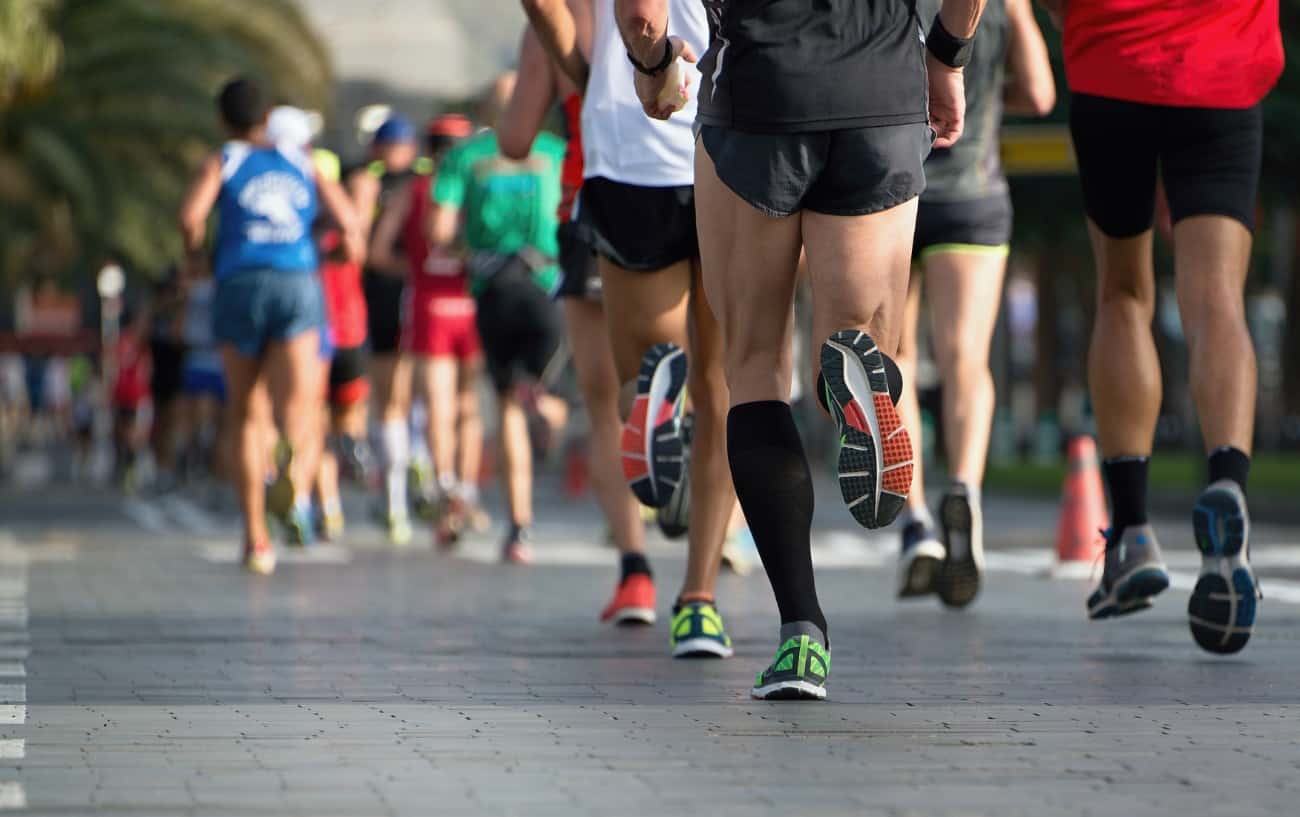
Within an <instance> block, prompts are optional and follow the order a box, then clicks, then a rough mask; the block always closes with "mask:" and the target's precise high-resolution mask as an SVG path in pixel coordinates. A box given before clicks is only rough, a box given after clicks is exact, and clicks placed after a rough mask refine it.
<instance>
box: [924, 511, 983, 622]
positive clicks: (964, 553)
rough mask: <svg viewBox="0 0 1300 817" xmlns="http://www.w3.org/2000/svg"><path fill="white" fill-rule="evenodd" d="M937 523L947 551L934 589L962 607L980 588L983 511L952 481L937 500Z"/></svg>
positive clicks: (955, 605) (951, 602) (946, 599)
mask: <svg viewBox="0 0 1300 817" xmlns="http://www.w3.org/2000/svg"><path fill="white" fill-rule="evenodd" d="M939 524H940V525H941V526H943V541H944V546H945V547H946V548H947V554H946V556H945V557H944V560H943V566H942V567H941V568H940V569H939V575H938V576H937V577H936V581H935V590H936V591H938V593H939V599H940V600H941V601H942V602H943V603H944V604H946V605H948V606H949V607H965V606H966V605H968V604H970V603H971V602H972V601H974V600H975V597H976V596H978V595H979V592H980V578H981V576H982V575H983V573H984V515H983V513H982V511H981V509H980V503H979V501H978V500H976V501H971V496H970V493H969V492H968V491H967V490H966V486H964V485H954V486H952V488H950V489H949V490H948V493H946V494H944V497H943V501H941V502H940V503H939Z"/></svg>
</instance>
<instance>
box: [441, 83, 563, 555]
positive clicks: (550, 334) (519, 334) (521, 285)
mask: <svg viewBox="0 0 1300 817" xmlns="http://www.w3.org/2000/svg"><path fill="white" fill-rule="evenodd" d="M514 85H515V77H514V75H513V74H506V75H504V76H502V77H500V78H498V79H497V81H496V82H495V83H493V86H492V89H491V90H490V92H489V93H488V95H487V97H486V99H485V100H484V103H483V105H482V109H481V111H480V115H479V122H480V124H482V125H484V126H485V129H484V130H483V131H481V132H479V133H478V135H476V136H474V137H473V138H471V139H469V140H467V141H465V142H463V143H462V144H460V145H458V146H457V147H455V148H453V149H452V150H451V152H449V153H448V154H447V156H446V158H445V159H444V160H443V162H442V164H441V166H440V167H439V168H438V177H437V181H435V182H434V185H433V192H432V197H433V202H434V204H435V205H436V206H435V207H434V208H433V211H432V214H431V218H430V226H431V237H432V245H433V247H435V248H447V247H450V246H451V245H452V243H453V242H454V241H455V240H456V236H457V234H458V233H460V234H461V236H462V238H461V240H462V242H463V244H464V247H465V250H466V252H467V253H468V254H469V255H468V260H467V264H468V266H469V271H470V290H471V292H472V293H473V295H474V298H475V300H476V302H477V313H476V322H477V326H478V334H479V337H480V338H481V339H482V342H483V351H484V356H485V358H486V362H487V371H488V376H489V377H490V378H491V380H492V386H493V388H494V389H495V391H496V395H497V404H498V409H499V412H500V415H499V417H500V423H499V428H500V430H501V431H500V447H501V474H502V477H503V481H504V484H505V492H506V499H507V504H508V506H509V509H510V520H509V524H508V526H507V533H506V537H505V540H504V541H503V543H502V547H501V554H502V559H503V560H504V561H507V562H513V563H516V564H522V563H527V562H529V561H531V559H532V553H531V549H530V547H529V538H530V536H529V528H530V526H531V525H532V522H533V497H532V477H533V474H532V467H533V466H532V443H531V440H530V439H529V435H528V421H527V416H526V414H525V403H526V402H530V401H531V400H532V399H533V398H535V397H536V396H537V395H538V394H539V393H542V392H544V390H545V387H546V378H545V375H546V374H547V373H548V369H549V368H550V367H551V364H552V362H553V360H554V359H555V358H556V356H557V353H558V351H559V346H560V333H561V327H560V320H559V316H558V314H557V313H556V310H555V306H554V304H552V303H551V301H550V297H549V293H550V292H551V291H552V290H553V289H554V288H555V283H556V277H557V274H558V273H557V270H556V268H555V265H554V260H553V259H554V258H555V256H556V253H557V248H556V242H555V230H556V227H557V224H556V221H555V211H556V208H557V207H558V206H559V203H560V166H561V163H562V161H563V156H564V142H563V140H561V139H559V138H557V137H555V136H553V135H551V134H545V133H544V134H541V135H540V136H538V137H537V139H536V141H535V142H534V143H533V147H532V152H531V153H530V154H529V156H528V158H527V159H526V160H524V161H521V162H515V161H511V160H509V159H506V158H505V157H503V156H502V155H501V153H500V151H499V149H498V145H497V134H496V131H495V130H493V128H495V126H496V125H497V123H498V120H499V119H500V117H501V113H502V111H503V110H504V108H505V105H506V103H507V102H508V100H509V99H510V96H511V94H512V92H513V90H514ZM462 217H463V219H464V227H463V231H462V230H461V229H460V222H461V219H462ZM435 251H436V250H435Z"/></svg>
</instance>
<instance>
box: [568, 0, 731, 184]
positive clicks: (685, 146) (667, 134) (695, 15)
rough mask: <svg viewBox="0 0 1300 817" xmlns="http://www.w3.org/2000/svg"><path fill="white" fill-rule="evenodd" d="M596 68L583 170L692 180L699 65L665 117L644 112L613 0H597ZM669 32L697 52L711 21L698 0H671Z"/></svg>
mask: <svg viewBox="0 0 1300 817" xmlns="http://www.w3.org/2000/svg"><path fill="white" fill-rule="evenodd" d="M592 5H593V7H594V9H595V18H596V19H595V31H594V33H593V37H592V55H591V76H590V78H589V79H588V81H587V94H586V97H585V98H584V100H583V104H582V154H583V156H582V158H583V175H584V177H585V178H588V179H592V178H596V177H597V176H602V177H604V178H606V179H610V180H611V181H616V182H622V183H623V184H635V185H638V186H640V187H680V186H682V185H689V184H694V183H695V135H694V134H693V133H692V130H691V128H692V125H693V124H694V123H695V95H696V94H697V93H698V92H699V90H700V72H699V71H697V70H696V69H695V67H694V66H693V65H690V64H687V65H686V69H687V71H686V73H687V76H689V77H690V86H689V91H688V93H689V94H690V101H689V102H687V103H686V107H685V108H683V109H682V110H680V111H678V112H677V113H675V114H673V115H672V118H670V119H669V120H668V121H667V122H660V121H658V120H655V119H651V118H650V117H648V116H646V115H645V112H644V111H643V110H642V109H641V103H640V102H639V101H638V100H637V97H636V90H635V88H633V86H632V75H633V73H634V69H633V68H632V63H630V62H628V59H627V50H626V49H625V48H624V46H623V40H622V38H621V37H620V36H619V33H618V25H617V24H616V23H615V21H614V0H592ZM668 33H669V34H670V35H672V36H674V37H681V38H682V39H683V40H685V41H686V42H688V43H690V45H691V48H692V49H693V50H694V51H695V53H696V54H697V55H702V54H703V53H704V49H705V48H706V47H707V46H708V44H709V26H708V22H707V20H706V19H705V16H704V4H703V3H701V2H700V0H669V3H668Z"/></svg>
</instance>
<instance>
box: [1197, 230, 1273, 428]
mask: <svg viewBox="0 0 1300 817" xmlns="http://www.w3.org/2000/svg"><path fill="white" fill-rule="evenodd" d="M1250 247H1251V234H1250V232H1249V231H1247V230H1246V228H1245V226H1244V225H1242V224H1241V223H1240V222H1239V221H1236V220H1235V219H1231V218H1227V217H1225V216H1194V217H1192V218H1186V219H1183V220H1182V221H1179V222H1178V224H1176V225H1175V226H1174V269H1175V270H1176V273H1177V287H1178V311H1179V313H1180V314H1181V315H1182V320H1183V329H1184V331H1185V332H1186V333H1187V346H1188V354H1189V357H1190V359H1191V360H1190V363H1191V386H1192V399H1193V400H1194V401H1195V403H1196V412H1197V415H1198V416H1199V417H1200V420H1201V434H1202V436H1203V437H1204V439H1205V450H1206V451H1213V450H1214V449H1216V448H1219V447H1222V446H1232V447H1234V448H1237V449H1240V450H1241V451H1243V452H1245V453H1246V454H1249V453H1250V451H1251V441H1252V438H1253V437H1254V432H1255V390H1256V378H1257V375H1256V368H1255V347H1254V345H1253V344H1252V343H1251V340H1250V332H1249V331H1247V329H1246V309H1245V303H1244V300H1243V291H1244V289H1245V284H1246V272H1247V270H1248V269H1249V265H1250ZM1293 319H1294V318H1293Z"/></svg>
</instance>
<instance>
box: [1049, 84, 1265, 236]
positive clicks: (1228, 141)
mask: <svg viewBox="0 0 1300 817" xmlns="http://www.w3.org/2000/svg"><path fill="white" fill-rule="evenodd" d="M1070 133H1071V135H1072V136H1073V137H1074V153H1075V156H1076V157H1077V158H1078V162H1079V181H1080V183H1081V184H1082V185H1083V204H1084V209H1085V210H1086V211H1087V213H1088V218H1090V219H1092V221H1093V223H1095V224H1096V225H1097V227H1098V229H1100V230H1101V231H1102V232H1103V233H1105V234H1106V235H1108V236H1110V237H1112V238H1130V237H1132V236H1135V235H1138V234H1140V233H1144V232H1146V231H1147V230H1149V229H1151V222H1152V219H1153V217H1154V214H1155V200H1156V171H1157V168H1158V169H1159V172H1160V178H1161V179H1162V180H1163V181H1164V184H1165V196H1166V197H1167V198H1168V200H1169V214H1170V216H1171V217H1172V218H1173V221H1174V223H1175V224H1177V223H1178V222H1179V221H1181V220H1182V219H1185V218H1188V217H1189V216H1206V215H1220V216H1227V217H1229V218H1233V219H1236V220H1237V221H1240V222H1241V223H1242V224H1244V225H1246V229H1248V230H1253V229H1254V227H1255V193H1256V190H1258V188H1259V168H1260V162H1261V161H1262V157H1263V150H1264V123H1263V116H1262V114H1261V112H1260V107H1259V106H1258V105H1256V106H1254V107H1253V108H1244V109H1226V108H1175V107H1171V106H1167V105H1144V104H1141V103H1138V102H1125V101H1122V100H1118V99H1109V98H1106V97H1100V96H1091V95H1089V94H1074V95H1073V96H1072V98H1071V101H1070Z"/></svg>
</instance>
